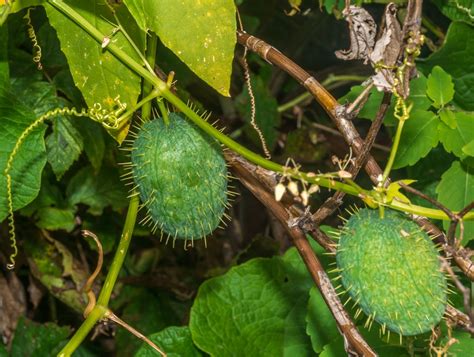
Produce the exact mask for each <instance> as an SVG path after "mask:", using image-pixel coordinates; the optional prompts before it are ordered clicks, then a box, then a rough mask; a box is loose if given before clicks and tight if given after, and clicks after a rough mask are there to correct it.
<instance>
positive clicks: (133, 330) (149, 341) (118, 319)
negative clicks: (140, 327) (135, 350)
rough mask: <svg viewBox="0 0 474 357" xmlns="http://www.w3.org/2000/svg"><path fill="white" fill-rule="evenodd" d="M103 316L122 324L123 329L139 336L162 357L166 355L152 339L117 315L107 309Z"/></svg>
mask: <svg viewBox="0 0 474 357" xmlns="http://www.w3.org/2000/svg"><path fill="white" fill-rule="evenodd" d="M105 318H107V319H109V320H111V321H113V322H115V323H116V324H118V325H120V326H122V327H123V328H124V329H126V330H127V331H128V332H130V333H131V334H132V335H134V336H135V337H137V338H139V339H140V340H142V341H143V342H145V343H146V344H147V345H148V346H150V347H151V348H153V349H154V350H155V351H156V352H158V353H159V354H160V355H161V356H162V357H166V353H165V352H163V351H162V350H161V349H160V348H159V347H158V346H157V345H156V344H155V343H154V342H153V341H152V340H150V339H149V338H148V337H146V336H145V335H143V334H142V333H141V332H139V331H137V330H136V329H135V328H133V327H132V326H130V325H129V324H127V323H126V322H125V321H123V320H122V319H120V318H119V317H118V316H117V315H115V314H114V313H113V312H112V311H110V310H109V311H107V313H106V314H105Z"/></svg>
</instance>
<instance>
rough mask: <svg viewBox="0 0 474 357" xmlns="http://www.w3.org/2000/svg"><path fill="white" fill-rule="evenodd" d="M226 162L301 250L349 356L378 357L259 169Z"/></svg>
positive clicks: (233, 160)
mask: <svg viewBox="0 0 474 357" xmlns="http://www.w3.org/2000/svg"><path fill="white" fill-rule="evenodd" d="M226 158H227V160H228V161H229V163H230V165H231V166H232V169H233V171H234V173H235V174H236V175H237V177H238V178H239V180H240V181H241V182H242V183H243V184H244V186H245V187H247V188H248V189H249V190H250V192H252V193H253V194H254V195H255V197H257V199H258V200H259V201H261V202H262V203H263V204H264V205H265V207H267V208H268V209H269V210H270V211H271V213H272V214H273V215H274V216H275V217H276V218H277V219H278V221H279V222H280V224H281V225H282V226H283V227H284V228H285V230H286V232H287V233H288V234H289V235H290V237H291V239H292V241H293V244H294V245H295V246H296V248H297V249H298V253H299V254H300V256H301V258H302V259H303V261H304V263H305V265H306V267H307V269H308V271H309V273H310V275H311V277H312V279H313V281H314V282H315V284H316V286H317V287H318V289H319V291H320V292H321V295H322V296H323V298H324V300H325V301H326V304H327V306H328V308H329V309H330V311H331V313H332V315H333V316H334V319H335V321H336V324H337V326H338V328H339V331H340V333H341V334H342V336H343V338H344V340H345V344H344V346H345V348H346V352H347V353H348V354H349V355H354V354H355V355H357V356H376V353H375V352H374V351H373V350H372V349H371V348H370V346H369V345H368V344H367V343H366V342H365V340H364V339H363V337H362V336H361V335H360V333H359V331H358V330H357V328H356V326H355V324H354V323H353V322H352V320H351V319H350V317H349V315H348V314H347V312H346V311H345V310H344V307H343V305H342V303H341V301H340V300H339V297H338V296H337V293H336V291H335V289H334V287H333V286H332V284H331V281H330V280H329V277H328V276H327V274H326V272H325V271H324V268H323V267H322V265H321V263H320V262H319V260H318V258H317V256H316V255H315V254H314V252H313V250H312V249H311V246H310V244H309V242H308V241H307V239H306V237H305V234H304V232H303V231H302V230H301V229H300V228H299V227H298V225H292V226H290V225H289V224H288V221H289V220H290V218H291V217H290V214H289V213H288V211H287V209H286V208H285V207H284V206H283V204H282V203H280V202H277V201H276V200H275V199H274V196H273V193H271V192H269V191H268V190H267V189H265V187H264V185H262V183H261V182H260V181H259V179H258V178H256V177H255V174H254V170H255V169H256V166H254V165H253V164H250V163H249V162H247V161H246V160H244V159H243V158H241V157H239V156H238V155H236V154H233V153H231V152H227V153H226Z"/></svg>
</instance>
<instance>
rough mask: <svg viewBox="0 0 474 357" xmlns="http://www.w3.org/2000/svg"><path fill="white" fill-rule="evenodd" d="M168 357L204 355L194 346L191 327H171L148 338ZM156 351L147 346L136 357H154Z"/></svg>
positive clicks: (143, 346) (196, 356) (144, 345)
mask: <svg viewBox="0 0 474 357" xmlns="http://www.w3.org/2000/svg"><path fill="white" fill-rule="evenodd" d="M148 338H149V339H150V340H152V341H153V342H154V343H155V344H156V345H157V346H158V347H159V348H161V350H162V351H164V352H165V353H166V355H167V356H168V357H181V356H186V357H199V356H202V355H203V354H202V353H201V352H200V351H199V350H198V349H197V348H196V346H194V343H193V340H192V339H191V332H190V331H189V327H187V326H183V327H175V326H171V327H168V328H166V329H164V330H163V331H160V332H158V333H154V334H153V335H150V336H148ZM154 356H156V351H155V350H154V349H153V348H151V347H150V346H149V345H147V344H145V343H144V344H143V345H142V347H141V348H140V349H139V350H138V352H137V353H135V357H154Z"/></svg>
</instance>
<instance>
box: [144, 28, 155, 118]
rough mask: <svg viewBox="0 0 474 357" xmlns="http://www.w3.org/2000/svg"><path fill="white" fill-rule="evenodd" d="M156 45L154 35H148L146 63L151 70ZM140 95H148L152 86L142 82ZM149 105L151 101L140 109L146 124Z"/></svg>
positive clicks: (153, 64)
mask: <svg viewBox="0 0 474 357" xmlns="http://www.w3.org/2000/svg"><path fill="white" fill-rule="evenodd" d="M157 44H158V38H157V37H156V35H155V34H154V33H150V35H149V37H148V41H147V48H146V62H147V63H148V64H149V65H150V67H151V68H154V67H155V61H156V48H157ZM142 88H143V90H142V95H144V94H146V93H150V92H151V91H152V90H153V85H152V83H151V82H149V81H143V86H142ZM151 104H152V101H148V102H146V103H145V104H144V105H143V108H142V120H143V121H144V122H147V121H148V120H150V115H151Z"/></svg>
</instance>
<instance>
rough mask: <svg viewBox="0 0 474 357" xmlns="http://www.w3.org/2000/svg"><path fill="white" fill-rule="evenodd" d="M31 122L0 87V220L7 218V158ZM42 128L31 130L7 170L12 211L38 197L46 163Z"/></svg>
mask: <svg viewBox="0 0 474 357" xmlns="http://www.w3.org/2000/svg"><path fill="white" fill-rule="evenodd" d="M34 121H35V115H34V113H33V112H32V111H31V110H30V109H29V108H27V107H25V106H23V104H22V103H20V102H18V100H17V99H16V97H15V96H13V95H12V94H10V93H8V92H7V91H6V90H4V89H1V88H0V125H1V128H2V130H0V173H1V174H0V221H2V220H3V219H5V217H6V216H7V179H6V176H5V175H4V171H5V168H6V164H7V160H8V157H9V156H10V153H11V152H12V151H13V148H14V146H15V144H16V142H17V141H18V138H19V137H20V135H21V134H22V133H23V131H24V130H25V129H26V128H27V127H28V126H29V125H30V124H32V123H33V122H34ZM45 129H46V126H45V125H40V126H39V127H38V128H36V129H35V130H33V131H32V132H31V133H30V134H29V135H28V136H27V137H26V139H25V141H24V142H23V145H21V147H20V148H19V150H18V152H17V154H16V156H15V158H14V161H13V165H12V169H11V170H10V175H11V179H12V196H13V209H14V210H18V209H20V208H22V207H24V206H26V205H27V204H28V203H30V202H31V201H33V199H34V198H35V197H36V196H37V195H38V192H39V189H40V185H41V172H42V171H43V168H44V166H45V164H46V148H45V145H44V139H43V136H44V131H45Z"/></svg>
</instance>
